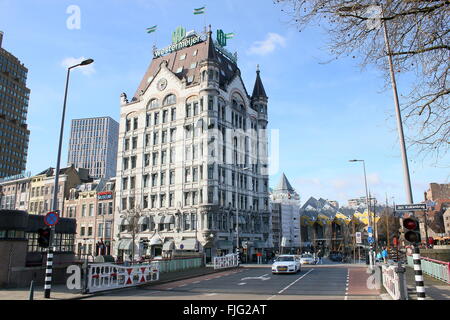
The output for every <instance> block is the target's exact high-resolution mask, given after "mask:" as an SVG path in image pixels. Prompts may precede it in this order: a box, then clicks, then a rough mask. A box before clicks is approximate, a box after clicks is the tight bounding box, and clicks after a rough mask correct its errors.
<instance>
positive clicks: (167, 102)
mask: <svg viewBox="0 0 450 320" xmlns="http://www.w3.org/2000/svg"><path fill="white" fill-rule="evenodd" d="M175 103H177V97H176V96H175V95H174V94H169V95H168V96H167V97H166V98H165V99H164V102H163V106H169V105H171V104H175Z"/></svg>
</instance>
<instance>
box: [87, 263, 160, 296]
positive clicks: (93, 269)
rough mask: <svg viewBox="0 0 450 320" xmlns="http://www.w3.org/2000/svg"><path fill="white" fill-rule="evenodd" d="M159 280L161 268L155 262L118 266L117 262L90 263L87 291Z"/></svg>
mask: <svg viewBox="0 0 450 320" xmlns="http://www.w3.org/2000/svg"><path fill="white" fill-rule="evenodd" d="M158 280H159V268H158V266H157V265H154V264H141V265H134V266H129V267H125V266H118V265H115V264H92V265H89V271H88V278H87V288H86V289H87V293H93V292H99V291H106V290H112V289H119V288H127V287H135V286H138V285H142V284H145V283H148V282H153V281H158Z"/></svg>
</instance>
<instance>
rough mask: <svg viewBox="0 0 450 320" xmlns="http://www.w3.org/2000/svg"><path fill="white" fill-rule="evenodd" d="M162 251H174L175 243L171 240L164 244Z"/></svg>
mask: <svg viewBox="0 0 450 320" xmlns="http://www.w3.org/2000/svg"><path fill="white" fill-rule="evenodd" d="M162 249H163V250H164V251H170V250H173V249H175V242H174V241H173V240H169V241H166V242H164V244H163V247H162Z"/></svg>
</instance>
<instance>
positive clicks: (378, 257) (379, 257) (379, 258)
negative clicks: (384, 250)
mask: <svg viewBox="0 0 450 320" xmlns="http://www.w3.org/2000/svg"><path fill="white" fill-rule="evenodd" d="M376 262H381V252H378V253H377V260H376Z"/></svg>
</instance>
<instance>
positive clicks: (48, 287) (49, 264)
mask: <svg viewBox="0 0 450 320" xmlns="http://www.w3.org/2000/svg"><path fill="white" fill-rule="evenodd" d="M93 62H94V60H93V59H87V60H84V61H82V62H80V63H79V64H76V65H74V66H71V67H69V68H68V69H67V79H66V89H65V93H64V106H63V112H62V118H61V130H60V133H59V146H58V158H57V160H56V172H55V186H54V190H53V204H52V209H53V211H57V210H58V184H59V169H60V164H61V149H62V140H63V134H64V118H65V115H66V104H67V92H68V89H69V78H70V70H72V69H74V68H76V67H80V66H87V65H89V64H91V63H93ZM54 233H55V227H54V226H53V227H51V228H50V245H49V247H48V254H47V272H46V276H45V292H44V296H45V298H46V299H49V298H50V291H51V286H52V270H53V252H54V248H53V237H54Z"/></svg>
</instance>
